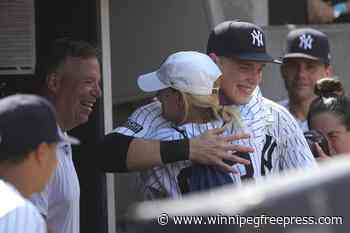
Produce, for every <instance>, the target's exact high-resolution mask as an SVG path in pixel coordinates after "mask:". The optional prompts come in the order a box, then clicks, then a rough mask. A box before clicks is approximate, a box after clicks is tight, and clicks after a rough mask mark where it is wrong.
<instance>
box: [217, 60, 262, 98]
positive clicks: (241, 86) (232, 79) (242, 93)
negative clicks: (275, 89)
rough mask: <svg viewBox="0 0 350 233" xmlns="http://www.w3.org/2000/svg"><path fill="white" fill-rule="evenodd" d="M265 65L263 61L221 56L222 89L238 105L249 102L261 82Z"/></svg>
mask: <svg viewBox="0 0 350 233" xmlns="http://www.w3.org/2000/svg"><path fill="white" fill-rule="evenodd" d="M264 66H265V63H263V62H256V61H245V60H239V59H232V58H226V57H221V58H220V67H221V71H222V73H223V78H222V81H221V85H220V89H221V90H222V91H223V93H224V94H225V96H226V97H227V98H228V99H229V100H230V101H231V102H232V103H234V104H238V105H240V104H246V103H248V102H249V100H250V97H251V95H252V94H253V92H254V90H255V88H256V87H257V86H258V85H259V83H260V82H261V79H262V70H263V68H264Z"/></svg>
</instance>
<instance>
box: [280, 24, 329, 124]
mask: <svg viewBox="0 0 350 233" xmlns="http://www.w3.org/2000/svg"><path fill="white" fill-rule="evenodd" d="M330 58H331V55H330V49H329V41H328V37H327V36H326V35H325V34H324V33H323V32H320V31H318V30H315V29H312V28H300V29H295V30H292V31H290V32H289V33H288V36H287V51H286V53H285V55H284V57H283V64H282V66H281V75H282V78H283V81H284V84H285V87H286V89H287V91H288V99H286V100H283V101H281V102H280V104H281V105H282V106H284V107H285V108H287V109H288V110H289V111H290V113H291V114H292V115H293V116H294V118H295V119H296V120H297V122H298V124H299V125H300V127H301V128H302V130H303V131H307V130H308V129H309V127H308V125H307V120H306V117H307V113H308V111H309V107H310V104H311V102H312V101H313V100H314V99H315V98H316V95H315V94H314V93H313V90H314V86H315V84H316V82H317V81H318V80H320V79H321V78H324V77H329V76H330V75H332V67H331V65H330Z"/></svg>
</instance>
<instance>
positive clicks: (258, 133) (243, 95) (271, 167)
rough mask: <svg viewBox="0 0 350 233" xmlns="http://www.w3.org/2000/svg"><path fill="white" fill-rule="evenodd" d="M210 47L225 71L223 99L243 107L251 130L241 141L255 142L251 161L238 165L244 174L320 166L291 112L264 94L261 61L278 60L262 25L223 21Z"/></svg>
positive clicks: (253, 175) (257, 175)
mask: <svg viewBox="0 0 350 233" xmlns="http://www.w3.org/2000/svg"><path fill="white" fill-rule="evenodd" d="M207 53H208V55H209V56H210V57H211V58H212V59H213V60H214V61H215V63H216V64H217V65H218V66H219V67H220V69H221V71H222V73H223V78H222V80H221V82H220V91H219V98H220V104H221V105H224V106H225V107H227V108H234V107H239V111H240V117H241V118H242V122H243V125H244V126H245V132H246V133H248V134H250V135H251V137H250V138H249V139H248V140H241V141H239V143H241V145H245V146H250V147H252V148H254V152H253V153H250V154H249V157H248V158H249V160H250V161H251V162H250V164H249V165H247V164H246V165H245V166H240V169H239V171H240V174H241V178H243V177H244V178H245V179H250V178H254V179H256V180H260V178H261V177H263V176H266V175H268V174H272V173H276V172H279V171H281V170H284V169H288V168H304V167H314V166H316V162H315V159H314V158H313V156H312V154H311V151H310V149H309V147H308V144H307V142H306V140H305V138H304V136H303V133H302V131H301V130H300V128H299V126H298V124H297V123H296V121H295V120H294V119H293V117H292V116H291V115H290V114H289V113H288V112H287V111H286V110H285V109H284V108H283V107H280V106H279V105H278V104H276V103H274V102H272V101H270V100H268V99H266V98H264V97H263V96H262V95H261V92H260V89H259V87H258V85H259V83H260V82H261V79H262V69H263V67H264V66H265V64H266V63H278V61H276V60H274V59H273V58H272V57H271V56H269V55H268V54H267V53H266V41H265V35H264V32H263V30H262V29H261V28H260V27H258V26H257V25H254V24H251V23H247V22H236V21H227V22H223V23H221V24H219V25H217V26H216V27H215V28H214V29H213V31H212V32H211V34H210V37H209V40H208V45H207ZM232 132H233V133H234V132H236V131H234V130H233V131H232ZM231 170H232V168H231Z"/></svg>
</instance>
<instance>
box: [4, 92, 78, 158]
mask: <svg viewBox="0 0 350 233" xmlns="http://www.w3.org/2000/svg"><path fill="white" fill-rule="evenodd" d="M60 141H67V142H68V143H72V144H77V143H78V140H77V139H74V138H71V137H67V136H64V137H63V136H60V135H59V132H58V127H57V121H56V114H55V110H54V108H53V106H52V105H51V104H50V103H49V102H48V101H47V100H46V99H44V98H42V97H39V96H36V95H22V94H21V95H20V94H18V95H12V96H8V97H5V98H3V99H1V100H0V161H5V160H11V159H13V157H12V156H23V154H25V153H28V152H30V151H31V150H33V149H35V148H36V147H37V146H38V145H39V144H40V143H43V142H46V143H56V142H60Z"/></svg>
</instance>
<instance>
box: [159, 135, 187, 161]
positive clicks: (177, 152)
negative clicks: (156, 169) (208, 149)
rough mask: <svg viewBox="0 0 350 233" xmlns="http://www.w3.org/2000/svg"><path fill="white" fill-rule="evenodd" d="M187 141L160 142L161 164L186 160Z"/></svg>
mask: <svg viewBox="0 0 350 233" xmlns="http://www.w3.org/2000/svg"><path fill="white" fill-rule="evenodd" d="M189 142H190V141H189V139H188V138H185V139H181V140H175V141H161V142H160V157H161V159H162V162H163V164H167V163H174V162H178V161H183V160H188V158H189V156H190V143H189Z"/></svg>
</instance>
